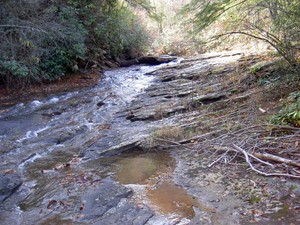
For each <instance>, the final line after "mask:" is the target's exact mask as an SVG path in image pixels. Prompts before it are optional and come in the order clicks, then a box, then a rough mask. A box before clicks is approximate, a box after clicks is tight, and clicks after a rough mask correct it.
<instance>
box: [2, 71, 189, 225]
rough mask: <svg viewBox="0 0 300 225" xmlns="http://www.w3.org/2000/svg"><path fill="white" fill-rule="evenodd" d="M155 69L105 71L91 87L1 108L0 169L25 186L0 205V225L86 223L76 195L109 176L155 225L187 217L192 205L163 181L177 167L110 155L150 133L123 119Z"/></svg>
mask: <svg viewBox="0 0 300 225" xmlns="http://www.w3.org/2000/svg"><path fill="white" fill-rule="evenodd" d="M155 69H157V67H148V66H133V67H130V68H120V69H114V70H110V71H107V72H106V73H105V76H104V78H103V80H102V81H101V82H100V83H99V85H97V86H96V87H93V88H90V89H85V90H82V91H77V92H70V93H63V94H60V95H54V96H50V97H49V98H44V99H36V100H34V101H30V102H23V103H18V104H16V105H14V106H12V107H2V108H1V109H0V124H1V126H0V161H1V166H0V168H1V171H2V173H11V174H18V175H19V176H20V177H21V179H22V181H23V183H22V185H21V187H20V188H19V189H18V191H17V193H15V194H13V195H12V197H10V198H9V199H7V200H6V201H5V202H4V203H3V204H1V206H0V218H1V224H74V223H75V224H88V223H86V222H84V221H81V220H80V217H81V216H82V214H81V213H80V212H81V210H82V208H83V206H81V205H82V204H83V203H82V198H81V196H82V193H84V192H85V191H86V190H87V189H88V188H89V187H91V186H97V185H99V184H100V183H101V182H102V180H103V179H104V178H107V177H111V178H112V179H114V180H116V181H117V182H120V183H121V184H123V185H125V186H128V187H129V188H132V189H133V190H134V193H135V194H134V196H133V199H134V201H136V204H140V203H143V204H147V205H149V206H150V208H153V210H155V211H156V212H157V214H158V215H161V216H160V217H157V218H160V220H161V221H168V216H164V215H167V214H170V215H171V214H172V216H173V217H174V213H175V214H176V215H179V216H177V217H179V218H191V217H192V216H193V210H192V205H193V204H194V200H193V199H192V198H191V197H190V196H188V195H187V194H186V193H185V192H184V190H183V189H181V188H180V187H177V186H176V185H175V184H174V183H172V181H171V179H169V180H168V179H165V180H168V181H166V182H165V181H162V179H161V178H162V177H163V176H168V174H170V173H172V171H173V169H174V167H175V163H174V160H173V159H172V158H171V157H170V156H169V155H168V154H167V153H153V152H152V153H150V152H142V151H141V150H139V151H131V153H125V154H122V155H117V156H115V155H114V154H115V153H117V152H114V151H113V149H114V147H115V146H125V147H124V148H120V147H118V148H117V150H118V151H119V152H121V151H125V150H128V148H132V146H134V145H135V143H136V142H137V141H138V140H140V139H141V138H142V137H144V136H147V135H148V133H149V130H151V128H152V127H153V125H152V124H147V123H144V122H136V123H134V124H132V123H131V122H130V121H127V120H126V119H125V117H124V116H122V115H124V113H126V111H125V109H126V106H127V105H128V104H129V103H130V102H132V101H133V100H134V99H135V98H136V96H137V95H138V94H140V93H142V92H143V90H144V89H145V88H147V87H148V86H149V84H150V83H151V82H153V80H154V77H153V76H149V75H146V73H147V72H151V71H153V70H155ZM122 113H123V114H122ZM128 146H129V147H128ZM120 149H121V150H120ZM108 150H109V151H108ZM117 150H116V151H117ZM103 156H106V157H103ZM109 156H110V157H109ZM156 184H157V185H156ZM160 196H164V198H162V199H160ZM174 196H176V199H174ZM19 202H21V203H19ZM158 220H159V219H156V220H153V222H152V224H155V223H156V224H159V223H157V221H158ZM155 221H156V222H155ZM149 224H151V222H149Z"/></svg>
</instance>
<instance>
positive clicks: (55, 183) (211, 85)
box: [0, 52, 299, 225]
mask: <svg viewBox="0 0 300 225" xmlns="http://www.w3.org/2000/svg"><path fill="white" fill-rule="evenodd" d="M252 58H253V57H252ZM252 60H253V59H252ZM243 62H245V63H243ZM237 63H243V66H250V64H251V60H250V59H249V58H245V57H244V56H243V54H241V53H232V52H231V53H218V54H207V55H201V56H198V57H193V58H190V59H185V60H184V59H180V60H177V61H174V62H171V63H168V64H162V65H160V66H151V67H149V66H143V65H136V66H131V67H129V68H119V69H113V70H110V71H107V72H106V73H105V77H104V79H103V80H102V81H101V82H100V83H99V84H98V85H97V86H96V87H93V88H89V89H84V90H81V91H78V92H70V93H63V94H60V95H53V96H49V98H44V99H36V100H34V101H30V102H23V103H19V104H17V105H15V106H13V107H2V108H1V109H0V124H1V126H0V141H1V143H0V151H1V155H0V157H1V159H0V160H1V179H0V190H1V193H0V194H1V195H0V197H1V199H0V200H1V206H0V217H1V224H12V223H13V224H109V223H110V224H120V225H121V224H122V225H123V224H128V225H129V224H149V225H151V224H152V225H159V224H166V225H167V224H249V223H250V222H251V223H254V224H269V223H273V224H290V223H292V222H295V221H298V220H299V216H298V214H296V213H295V212H296V211H297V209H298V208H297V207H299V206H298V205H297V203H294V205H292V206H290V205H289V206H287V203H288V201H289V199H290V198H294V200H295V201H294V202H297V199H299V195H297V194H296V193H297V192H296V191H297V190H298V191H299V187H298V183H297V182H296V183H292V182H285V183H284V184H282V183H280V182H279V180H276V179H277V178H270V179H266V180H261V178H260V177H259V176H257V175H255V174H252V173H247V172H246V173H245V171H244V172H241V171H240V170H239V169H238V165H237V164H233V166H232V167H230V168H228V167H221V166H216V167H213V168H210V167H211V166H208V165H211V162H212V161H214V159H213V158H210V157H209V156H207V155H206V156H204V155H201V152H203V149H199V148H197V143H198V142H201V140H203V139H204V140H210V139H212V140H213V138H215V137H216V136H218V135H219V134H222V133H224V130H227V131H228V130H230V128H231V127H235V126H241V125H243V124H245V123H251V122H253V120H251V118H250V117H249V115H250V113H247V112H249V107H247V108H246V107H245V105H247V104H248V103H249V102H252V101H251V94H252V93H254V92H253V90H250V91H248V92H246V91H245V87H244V86H242V85H236V83H239V84H245V85H248V83H249V82H251V80H249V79H248V77H242V76H236V73H235V72H236V65H235V64H237ZM237 79H238V80H237ZM237 81H238V82H237ZM229 106H230V107H229ZM232 107H235V108H232ZM228 108H230V110H228ZM232 109H236V110H235V112H233V110H232ZM251 115H252V116H253V115H254V114H253V112H252V113H251ZM225 116H226V119H225ZM245 118H247V119H245ZM249 118H250V119H249ZM210 160H212V161H210ZM274 182H278V184H279V183H280V185H281V184H282V185H281V188H282V189H283V190H285V192H284V191H283V192H281V193H277V192H276V190H277V189H270V190H271V191H272V192H271V191H269V192H268V191H267V189H266V187H270V186H272V183H274ZM262 184H263V185H262ZM291 187H293V192H291V189H290V188H291ZM294 191H295V193H294ZM282 193H286V196H282V195H283V194H282ZM287 196H288V197H287ZM282 197H286V198H285V200H283V199H282ZM267 204H269V205H268V206H267ZM283 211H284V212H283Z"/></svg>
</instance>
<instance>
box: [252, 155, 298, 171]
mask: <svg viewBox="0 0 300 225" xmlns="http://www.w3.org/2000/svg"><path fill="white" fill-rule="evenodd" d="M254 155H255V156H256V157H258V158H261V159H270V160H272V161H275V162H280V163H286V164H287V165H291V166H296V167H300V163H298V162H296V161H294V160H291V159H285V158H282V157H279V156H276V155H272V154H269V153H259V152H257V153H254Z"/></svg>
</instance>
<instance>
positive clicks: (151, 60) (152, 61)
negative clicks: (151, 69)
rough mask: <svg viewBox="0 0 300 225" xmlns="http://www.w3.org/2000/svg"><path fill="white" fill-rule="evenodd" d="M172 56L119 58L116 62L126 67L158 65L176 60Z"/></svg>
mask: <svg viewBox="0 0 300 225" xmlns="http://www.w3.org/2000/svg"><path fill="white" fill-rule="evenodd" d="M176 59H177V57H173V56H168V55H167V56H142V57H139V58H135V59H131V60H120V61H119V62H118V63H119V64H120V66H121V67H128V66H132V65H137V64H148V65H159V64H162V63H168V62H171V61H174V60H176Z"/></svg>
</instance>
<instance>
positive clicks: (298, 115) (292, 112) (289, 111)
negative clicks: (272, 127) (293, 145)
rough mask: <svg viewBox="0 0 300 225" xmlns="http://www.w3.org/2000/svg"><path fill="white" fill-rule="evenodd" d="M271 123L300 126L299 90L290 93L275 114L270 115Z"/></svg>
mask: <svg viewBox="0 0 300 225" xmlns="http://www.w3.org/2000/svg"><path fill="white" fill-rule="evenodd" d="M270 122H271V123H273V124H280V125H292V126H296V127H300V92H293V93H291V94H290V95H289V96H288V98H287V99H286V101H285V102H284V106H283V108H282V109H281V110H280V111H279V113H278V114H277V115H274V116H272V117H271V120H270Z"/></svg>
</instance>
